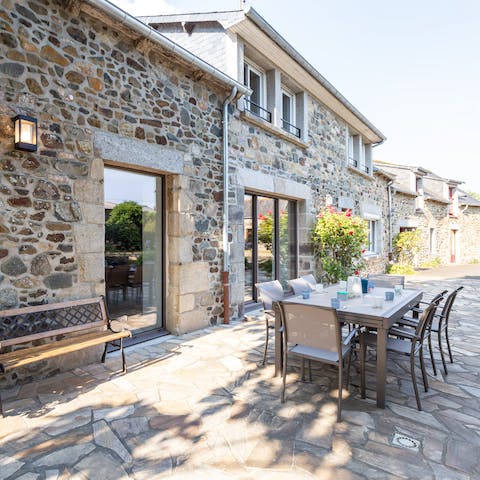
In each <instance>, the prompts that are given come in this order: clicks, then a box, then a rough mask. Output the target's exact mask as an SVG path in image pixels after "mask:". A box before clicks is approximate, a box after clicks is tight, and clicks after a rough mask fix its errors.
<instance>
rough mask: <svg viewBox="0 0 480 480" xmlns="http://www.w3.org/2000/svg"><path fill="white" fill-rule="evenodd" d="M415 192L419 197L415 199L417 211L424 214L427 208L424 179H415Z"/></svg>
mask: <svg viewBox="0 0 480 480" xmlns="http://www.w3.org/2000/svg"><path fill="white" fill-rule="evenodd" d="M415 192H416V194H417V197H416V198H415V209H416V211H418V212H423V208H424V206H425V198H424V192H423V178H422V177H415Z"/></svg>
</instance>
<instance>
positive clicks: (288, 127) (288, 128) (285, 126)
mask: <svg viewBox="0 0 480 480" xmlns="http://www.w3.org/2000/svg"><path fill="white" fill-rule="evenodd" d="M282 128H283V129H284V130H286V131H287V132H288V133H291V134H292V135H295V136H296V137H298V138H300V137H301V133H302V132H301V131H300V129H299V128H298V127H296V126H295V125H292V124H291V123H290V122H287V121H286V120H284V119H282Z"/></svg>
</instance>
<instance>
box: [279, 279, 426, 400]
mask: <svg viewBox="0 0 480 480" xmlns="http://www.w3.org/2000/svg"><path fill="white" fill-rule="evenodd" d="M338 290H340V288H339V286H338V285H331V286H329V287H327V288H324V289H320V290H315V291H313V292H311V293H310V297H309V298H308V299H304V298H302V295H296V296H292V297H287V298H285V299H284V300H283V301H284V302H294V303H301V304H306V305H317V306H319V307H330V299H331V298H332V297H336V296H337V291H338ZM386 291H390V292H393V289H392V288H380V287H377V288H374V289H373V290H372V291H371V292H369V293H367V294H364V295H362V296H361V297H356V298H351V299H348V300H346V301H342V302H341V303H340V308H339V309H337V317H338V319H339V320H340V321H342V322H345V323H351V324H357V325H361V326H364V327H370V328H375V329H376V330H377V365H376V370H377V372H376V373H377V375H376V380H377V385H376V387H377V407H378V408H385V386H386V376H387V336H388V329H389V328H390V327H391V326H392V325H393V324H394V323H395V322H396V321H397V320H398V319H400V318H401V317H402V316H403V315H404V314H405V313H406V312H408V311H409V310H410V309H411V308H412V307H414V306H416V305H418V302H419V301H420V300H421V299H422V295H423V292H422V291H421V290H412V289H404V290H402V293H401V294H396V295H395V296H394V299H393V300H392V301H386V300H385V292H386ZM373 297H382V299H383V305H382V306H381V307H374V306H373V302H374V298H373ZM281 371H282V340H281V333H280V315H279V314H278V312H277V311H276V315H275V376H278V375H280V374H281Z"/></svg>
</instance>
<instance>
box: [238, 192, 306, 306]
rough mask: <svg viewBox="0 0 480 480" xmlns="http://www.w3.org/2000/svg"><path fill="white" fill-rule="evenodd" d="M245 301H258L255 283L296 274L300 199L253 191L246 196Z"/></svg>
mask: <svg viewBox="0 0 480 480" xmlns="http://www.w3.org/2000/svg"><path fill="white" fill-rule="evenodd" d="M244 238H245V292H244V301H245V303H247V304H248V303H253V302H257V301H258V297H257V289H256V288H255V284H256V283H261V282H268V281H271V280H279V281H280V283H281V284H282V286H283V287H284V288H285V289H286V288H287V281H288V280H290V279H292V278H295V277H296V276H297V271H298V267H297V262H298V255H297V243H298V242H297V202H296V201H293V200H287V199H282V198H272V197H266V196H263V195H257V194H254V193H246V194H245V197H244Z"/></svg>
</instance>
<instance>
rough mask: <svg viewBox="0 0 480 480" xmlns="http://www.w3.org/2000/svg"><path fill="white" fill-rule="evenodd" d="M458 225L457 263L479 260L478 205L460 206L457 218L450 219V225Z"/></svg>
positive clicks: (479, 228)
mask: <svg viewBox="0 0 480 480" xmlns="http://www.w3.org/2000/svg"><path fill="white" fill-rule="evenodd" d="M452 224H454V225H455V224H456V225H457V226H459V238H458V242H459V252H458V253H459V255H458V257H459V258H458V260H457V261H458V262H459V263H470V262H479V261H480V235H479V232H480V207H474V206H469V207H468V208H465V207H462V208H461V209H460V215H459V216H458V218H452V219H450V226H452Z"/></svg>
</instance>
